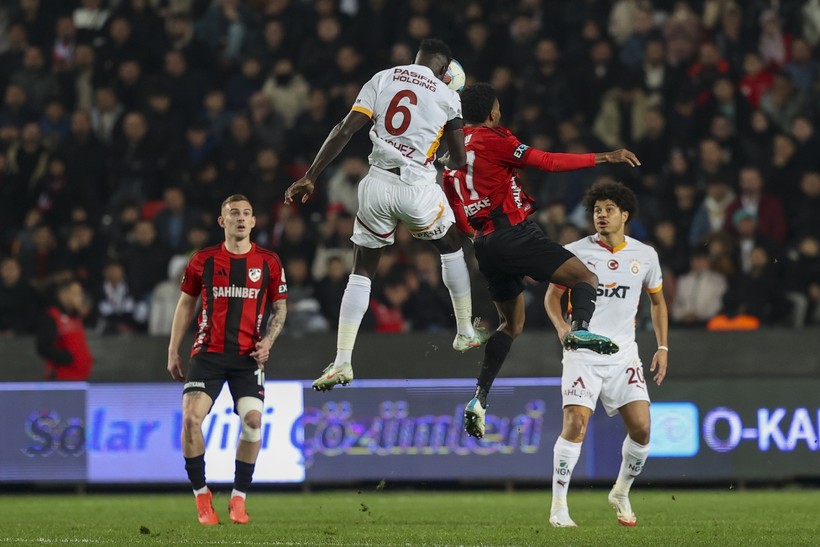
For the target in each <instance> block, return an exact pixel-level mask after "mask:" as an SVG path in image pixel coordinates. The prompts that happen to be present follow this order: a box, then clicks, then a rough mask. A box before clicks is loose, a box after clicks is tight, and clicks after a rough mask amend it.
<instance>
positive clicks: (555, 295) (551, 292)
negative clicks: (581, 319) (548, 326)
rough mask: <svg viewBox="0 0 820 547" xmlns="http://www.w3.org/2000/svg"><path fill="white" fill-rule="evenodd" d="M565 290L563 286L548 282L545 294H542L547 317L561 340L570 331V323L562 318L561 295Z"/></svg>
mask: <svg viewBox="0 0 820 547" xmlns="http://www.w3.org/2000/svg"><path fill="white" fill-rule="evenodd" d="M565 292H567V290H566V289H565V288H564V287H561V286H559V285H556V284H555V283H550V284H549V287H547V294H546V295H544V309H545V310H546V311H547V317H549V319H550V321H551V322H552V326H554V327H555V332H557V333H558V339H559V340H563V339H564V336H566V334H567V333H568V332H569V331H570V324H569V323H567V321H566V319H564V310H563V309H562V308H561V297H563V296H564V293H565ZM562 344H563V342H562Z"/></svg>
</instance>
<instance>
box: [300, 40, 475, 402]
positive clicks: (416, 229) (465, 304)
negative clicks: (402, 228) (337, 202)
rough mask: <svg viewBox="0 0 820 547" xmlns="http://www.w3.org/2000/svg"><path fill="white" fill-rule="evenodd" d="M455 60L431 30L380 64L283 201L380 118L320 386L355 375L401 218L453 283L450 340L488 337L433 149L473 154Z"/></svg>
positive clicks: (471, 342)
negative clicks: (401, 61)
mask: <svg viewBox="0 0 820 547" xmlns="http://www.w3.org/2000/svg"><path fill="white" fill-rule="evenodd" d="M451 60H452V54H451V53H450V48H449V47H448V46H447V45H446V44H445V43H444V42H442V41H441V40H433V39H428V40H424V41H422V43H421V46H420V47H419V52H418V54H417V55H416V59H415V63H414V64H412V65H404V66H397V67H394V68H390V69H387V70H383V71H381V72H378V73H377V74H376V75H375V76H373V77H372V78H371V79H370V81H369V82H367V83H366V84H365V85H364V86H363V87H362V89H361V91H360V92H359V95H358V97H357V98H356V102H355V103H354V105H353V107H352V108H351V110H350V112H349V113H348V115H347V116H346V117H345V119H344V120H342V121H341V123H339V124H338V125H337V126H336V127H334V128H333V130H332V131H331V132H330V134H329V135H328V137H327V139H326V140H325V142H324V144H323V145H322V148H321V149H320V150H319V152H318V153H317V154H316V158H315V159H314V160H313V164H312V165H311V166H310V168H309V169H308V170H307V173H306V174H305V176H304V177H303V178H301V179H299V180H298V181H296V182H294V183H293V184H291V185H290V187H289V188H288V189H287V191H286V192H285V203H286V204H289V203H292V202H293V198H294V197H295V196H297V195H299V194H302V203H304V202H306V201H307V199H308V198H309V197H310V195H311V194H312V193H313V190H314V187H315V181H316V179H317V177H318V176H319V175H320V174H321V172H322V171H323V170H324V169H325V167H327V166H328V164H329V163H330V162H331V161H333V160H334V159H335V158H336V156H338V155H339V153H340V152H341V151H342V149H343V148H344V147H345V145H346V144H347V143H348V141H350V138H351V137H352V136H353V134H354V133H355V132H356V131H358V130H359V129H361V128H362V127H364V126H365V125H366V124H367V123H369V122H371V121H372V122H373V126H372V127H371V129H370V140H371V141H373V152H372V153H371V154H370V157H369V158H368V159H369V161H370V171H369V172H368V174H367V176H366V177H365V178H364V179H363V180H362V181H361V182H359V189H358V194H359V211H358V212H357V213H356V223H355V225H354V229H353V237H351V240H352V241H353V273H352V274H351V275H350V278H349V279H348V282H347V288H346V289H345V293H344V296H343V297H342V305H341V310H340V312H339V329H338V332H337V338H336V359H335V360H334V361H333V363H331V364H330V365H329V366H328V367H327V368H325V370H324V371H323V372H322V375H321V376H320V377H319V378H317V379H316V381H315V382H313V388H314V389H316V390H319V391H325V390H329V389H332V388H333V387H334V386H335V385H337V384H348V383H350V381H351V380H353V368H352V366H351V357H352V354H353V346H354V345H355V342H356V335H357V333H358V331H359V326H360V324H361V321H362V318H363V317H364V314H365V312H366V311H367V308H368V305H369V302H370V285H371V279H372V278H373V276H374V275H375V273H376V268H377V267H378V264H379V259H380V258H381V252H382V248H383V247H385V246H387V245H392V243H393V240H394V234H395V231H396V225H397V223H398V222H402V223H404V224H405V225H406V226H407V227H408V228H409V230H410V233H411V234H413V237H415V238H417V239H423V240H427V241H430V242H432V243H433V245H435V247H436V248H437V249H438V251H439V253H441V267H442V280H443V281H444V284H445V285H446V286H447V289H448V290H449V291H450V297H451V299H452V301H453V310H454V314H455V316H456V326H457V329H458V333H457V334H456V338H455V340H454V341H453V349H455V350H457V351H466V350H468V349H470V348H474V347H479V346H480V345H482V344H483V343H484V342H486V340H487V337H488V333H487V331H486V330H484V329H480V328H474V327H473V325H472V297H471V294H470V276H469V272H468V271H467V264H466V263H465V262H464V253H463V252H462V250H461V236H460V235H459V233H458V230H457V229H456V228H455V216H454V215H453V211H452V209H450V205H449V204H448V202H447V198H446V197H445V195H444V192H443V190H442V189H441V187H440V186H439V185H438V184H437V183H436V168H435V166H434V165H433V162H434V161H435V159H436V150H437V149H438V146H439V142H440V139H441V138H442V136H443V137H444V139H445V141H446V142H447V147H448V154H447V156H446V158H445V160H444V163H445V167H448V168H450V169H458V168H460V167H461V166H462V165H464V164H465V163H466V162H467V154H466V152H465V150H464V132H463V131H462V127H464V122H463V120H462V118H461V99H460V98H459V96H458V94H457V93H456V92H455V91H453V90H451V89H450V88H448V87H447V85H446V84H445V83H444V81H443V78H444V75H445V73H446V72H447V67H448V66H449V64H450V61H451Z"/></svg>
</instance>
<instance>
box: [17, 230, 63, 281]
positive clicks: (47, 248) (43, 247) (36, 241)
mask: <svg viewBox="0 0 820 547" xmlns="http://www.w3.org/2000/svg"><path fill="white" fill-rule="evenodd" d="M38 217H39V215H38ZM39 218H42V217H39ZM29 234H30V236H29V237H26V236H25V235H24V237H23V238H22V240H21V242H20V253H19V255H18V259H19V260H20V265H21V267H22V269H23V277H24V278H25V279H27V280H28V281H29V282H30V283H32V284H35V285H38V284H39V285H42V284H44V283H47V282H48V281H49V280H50V277H51V276H52V275H53V274H55V273H56V272H57V271H58V269H59V254H58V251H57V238H56V237H55V235H54V231H53V230H52V229H51V228H50V227H49V226H48V225H46V224H37V225H35V226H33V227H31V228H30V230H29Z"/></svg>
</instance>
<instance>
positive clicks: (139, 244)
mask: <svg viewBox="0 0 820 547" xmlns="http://www.w3.org/2000/svg"><path fill="white" fill-rule="evenodd" d="M132 238H133V241H131V242H130V244H129V245H128V247H126V249H125V250H124V251H123V253H122V262H123V264H124V265H125V273H126V278H127V279H128V287H129V289H130V291H129V292H130V294H131V295H133V297H134V299H135V301H136V302H137V303H141V302H147V301H148V299H149V298H150V296H151V291H152V290H153V289H154V287H155V286H156V285H157V284H158V283H159V282H160V281H162V280H163V279H165V277H166V275H167V273H166V272H167V271H168V261H169V260H170V259H171V255H170V253H169V251H168V249H166V248H165V247H163V246H162V244H160V243H159V242H158V241H157V231H156V228H154V224H153V223H152V222H151V221H149V220H139V221H137V223H136V224H135V225H134V230H133V234H132Z"/></svg>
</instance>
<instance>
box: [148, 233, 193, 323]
mask: <svg viewBox="0 0 820 547" xmlns="http://www.w3.org/2000/svg"><path fill="white" fill-rule="evenodd" d="M205 233H207V230H205ZM174 258H176V257H174ZM188 258H190V257H185V258H183V259H182V260H179V261H176V262H175V261H174V260H172V261H171V263H170V264H168V278H167V279H166V280H165V281H161V282H160V283H158V284H157V286H156V287H154V292H153V294H152V295H151V305H150V306H149V310H148V334H150V335H151V336H166V335H170V334H171V324H172V323H173V321H174V310H176V307H177V302H178V301H179V286H180V284H181V283H182V277H183V274H185V266H186V265H187V263H188Z"/></svg>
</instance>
